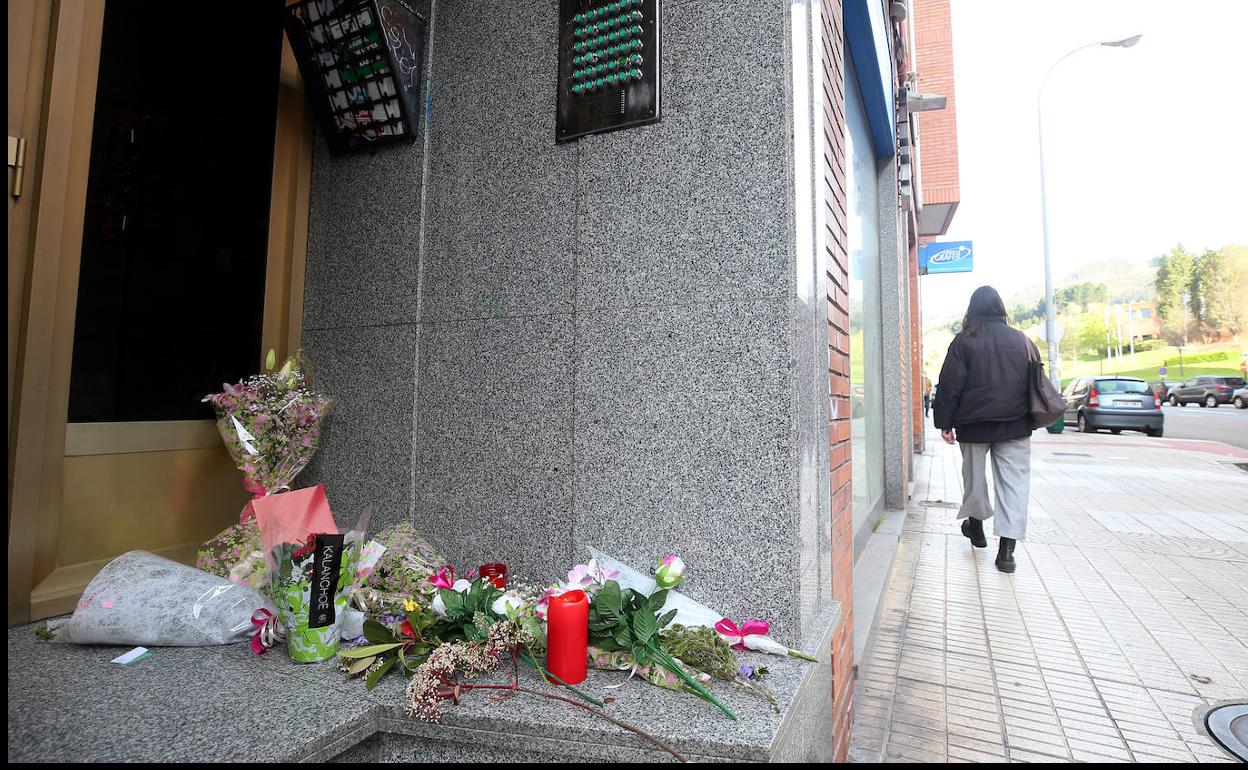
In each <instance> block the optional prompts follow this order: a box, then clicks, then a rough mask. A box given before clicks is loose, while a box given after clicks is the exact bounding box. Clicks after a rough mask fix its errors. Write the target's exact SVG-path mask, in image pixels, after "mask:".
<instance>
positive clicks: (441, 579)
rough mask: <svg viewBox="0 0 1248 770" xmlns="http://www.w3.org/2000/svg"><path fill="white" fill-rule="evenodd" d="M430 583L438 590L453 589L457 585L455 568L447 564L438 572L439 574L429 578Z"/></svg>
mask: <svg viewBox="0 0 1248 770" xmlns="http://www.w3.org/2000/svg"><path fill="white" fill-rule="evenodd" d="M429 582H430V583H433V584H434V586H436V587H437V588H451V587H452V586H454V585H455V568H454V567H452V566H451V565H449V564H447V565H446V566H444V567H443V568H442V569H440V570H438V574H436V575H434V576H433V577H431V578H429Z"/></svg>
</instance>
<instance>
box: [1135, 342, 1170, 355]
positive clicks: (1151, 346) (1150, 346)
mask: <svg viewBox="0 0 1248 770" xmlns="http://www.w3.org/2000/svg"><path fill="white" fill-rule="evenodd" d="M1165 344H1166V341H1165V340H1140V341H1139V342H1137V343H1135V352H1136V353H1147V352H1148V351H1150V350H1160V349H1161V348H1162V347H1164V346H1165Z"/></svg>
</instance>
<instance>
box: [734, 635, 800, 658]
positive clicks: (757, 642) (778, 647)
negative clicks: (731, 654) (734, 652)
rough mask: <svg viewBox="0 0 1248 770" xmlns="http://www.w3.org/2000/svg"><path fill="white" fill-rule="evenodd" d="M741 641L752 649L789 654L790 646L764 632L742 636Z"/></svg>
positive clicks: (775, 653) (774, 653) (773, 653)
mask: <svg viewBox="0 0 1248 770" xmlns="http://www.w3.org/2000/svg"><path fill="white" fill-rule="evenodd" d="M741 643H742V644H744V645H745V646H746V647H747V648H749V649H751V650H758V651H759V652H769V653H771V654H772V655H788V654H789V648H788V647H785V646H784V645H783V644H780V643H779V642H777V641H776V640H774V639H772V638H771V637H770V636H763V635H762V634H749V635H748V636H744V637H742V638H741Z"/></svg>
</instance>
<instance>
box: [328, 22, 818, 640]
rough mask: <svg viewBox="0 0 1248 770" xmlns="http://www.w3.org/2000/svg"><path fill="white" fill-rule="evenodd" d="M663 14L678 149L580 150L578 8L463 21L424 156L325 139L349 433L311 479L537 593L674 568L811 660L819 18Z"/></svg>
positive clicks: (432, 76)
mask: <svg viewBox="0 0 1248 770" xmlns="http://www.w3.org/2000/svg"><path fill="white" fill-rule="evenodd" d="M663 6H664V10H663V19H662V22H663V62H662V65H663V66H662V76H663V107H662V113H663V120H662V122H660V123H657V124H653V125H649V126H643V127H640V128H635V129H631V130H626V131H618V132H614V133H609V134H602V135H597V136H591V137H586V138H584V139H581V140H580V141H577V142H573V143H569V144H564V145H557V144H556V143H555V141H554V137H555V102H556V94H555V88H556V71H557V50H556V43H557V38H556V30H557V3H554V2H549V0H509V1H508V2H502V3H499V2H486V1H485V0H457V2H454V3H450V2H434V3H433V6H432V7H431V14H432V16H431V18H432V25H431V29H432V34H431V39H430V45H429V64H428V78H427V82H428V84H429V87H430V99H429V109H428V110H427V114H426V121H425V122H423V123H422V125H421V137H420V140H419V141H418V142H417V143H416V144H415V145H414V146H412V147H403V148H387V149H383V150H380V151H378V152H377V153H376V154H375V155H362V156H356V157H349V158H336V159H330V158H328V157H327V155H326V154H324V149H323V146H322V145H323V142H320V140H319V139H318V154H317V156H316V159H315V165H314V178H313V191H312V198H313V206H312V217H311V219H312V222H311V228H310V234H309V254H308V277H307V285H306V288H305V291H306V298H307V299H306V305H305V320H304V328H305V334H304V337H305V346H306V348H307V349H308V350H309V352H310V353H311V354H312V356H313V357H314V360H315V361H316V362H317V364H318V366H319V368H320V374H321V382H322V383H323V385H324V387H326V389H328V390H329V391H330V392H331V393H333V394H335V395H336V396H338V398H339V406H338V410H337V413H336V415H335V417H334V421H333V425H332V427H331V429H330V432H329V436H328V438H327V441H326V445H325V447H324V450H323V451H322V453H321V456H320V457H319V459H318V460H317V462H316V467H315V468H313V469H312V471H311V472H310V473H309V476H308V478H309V479H316V480H322V481H324V482H325V483H326V484H327V487H328V488H329V491H330V494H331V499H332V500H333V502H334V504H335V506H336V510H339V511H342V510H344V509H348V510H350V511H352V512H353V511H355V510H362V509H363V508H365V507H366V506H368V505H370V504H371V505H375V506H376V511H375V513H374V520H375V522H376V525H378V526H381V525H384V524H387V523H391V522H393V521H396V520H398V519H399V518H400V517H402V516H407V515H411V516H412V517H413V519H414V521H415V523H416V525H417V526H418V527H419V528H420V529H421V530H423V531H425V532H426V533H427V534H428V535H429V536H430V537H431V539H433V540H434V541H435V542H436V543H437V544H438V545H440V546H441V547H442V548H443V549H445V551H446V552H447V553H448V555H449V556H451V557H452V558H454V559H455V560H456V561H457V563H459V564H462V565H475V564H479V563H481V562H482V561H485V560H487V559H488V560H493V559H502V560H503V561H506V562H507V563H508V564H509V565H510V566H511V567H512V570H513V572H514V573H516V574H524V575H525V576H527V577H529V578H530V579H531V580H534V581H540V582H544V581H546V580H548V579H550V578H552V577H554V576H556V575H558V574H559V573H560V571H562V570H566V568H567V567H568V566H569V565H570V564H572V563H575V562H576V561H581V560H583V559H584V556H585V554H584V550H583V546H585V545H594V546H596V547H599V548H601V549H603V550H605V551H607V552H608V553H612V554H614V555H616V556H618V557H620V558H622V559H624V560H626V561H631V562H633V563H635V564H636V565H637V566H639V567H646V566H647V565H649V564H650V563H652V562H653V561H654V560H656V559H657V558H659V557H661V556H663V555H665V554H666V553H669V552H673V551H676V552H680V553H681V554H682V555H683V556H684V557H685V559H686V561H688V562H689V564H690V565H691V568H692V571H693V572H692V581H691V583H690V586H689V590H688V593H689V594H691V595H692V596H694V597H695V598H698V599H702V600H704V601H707V602H709V603H711V604H713V605H715V606H717V607H718V608H719V609H721V610H722V611H724V612H725V613H727V614H728V615H730V616H733V617H738V618H745V617H766V618H769V619H771V620H772V621H775V622H776V623H777V630H778V632H779V633H780V634H781V635H782V636H786V637H789V638H796V637H797V636H798V635H799V632H800V631H801V630H802V628H803V626H806V625H808V624H809V622H810V619H811V618H813V617H814V616H815V614H816V613H817V610H818V608H819V607H820V606H824V605H826V604H827V602H828V601H830V579H829V578H828V576H827V566H826V565H827V564H829V563H830V556H829V553H828V549H829V541H830V535H829V533H828V530H829V528H830V524H829V521H828V507H829V503H828V498H829V494H828V487H827V485H828V480H827V464H828V448H827V446H828V435H827V430H826V427H825V426H826V425H827V347H826V345H827V342H826V336H827V331H826V328H827V326H826V325H827V317H826V311H825V310H824V305H823V301H824V297H825V289H824V286H823V283H822V280H823V276H824V275H825V274H826V268H825V267H824V265H823V262H821V261H820V260H819V259H817V258H816V257H815V256H813V255H812V254H811V253H810V251H811V250H813V249H814V246H813V242H812V241H813V238H814V236H813V232H814V228H815V227H816V224H815V223H814V222H813V220H811V217H810V214H809V208H810V207H813V205H814V203H813V201H814V197H813V195H814V193H813V190H814V186H813V183H812V182H811V181H810V179H811V178H813V177H814V174H815V171H816V169H817V168H818V167H816V166H815V165H814V164H815V163H816V157H817V154H816V153H813V152H812V151H811V149H810V148H809V147H807V149H806V155H805V156H802V155H801V146H800V145H801V144H802V143H803V142H806V143H807V144H809V143H810V142H813V141H815V140H816V135H815V134H813V133H812V131H813V129H812V127H811V125H812V124H811V119H810V117H809V115H807V116H806V117H805V118H802V116H801V115H800V113H801V110H810V109H811V105H810V101H811V100H810V96H809V94H810V90H809V89H810V57H812V56H814V55H816V54H815V53H812V52H811V51H810V50H804V51H798V52H797V58H796V59H795V58H794V55H795V49H794V45H793V40H794V39H795V38H794V37H793V35H794V34H795V27H794V22H793V19H794V14H793V11H792V9H793V8H794V7H802V8H806V6H804V5H803V4H802V3H798V4H796V6H795V5H794V4H792V3H790V2H787V1H782V0H770V1H769V2H757V3H745V4H721V3H710V2H696V1H695V0H684V1H683V2H681V1H680V0H667V2H665V3H664V4H663ZM807 12H809V9H808V8H807ZM802 34H805V35H809V30H805V31H804V32H803V33H802ZM802 57H806V59H805V60H804V63H803V59H802ZM795 68H796V69H795ZM794 72H798V73H799V75H798V80H799V83H798V86H797V87H796V89H795V86H794ZM801 81H804V82H805V85H804V86H803V85H802V82H801ZM795 99H796V102H795ZM795 103H796V104H798V105H799V107H800V108H801V109H799V110H798V113H799V114H798V117H797V118H796V119H795V115H794V113H795V110H794V105H795ZM815 125H821V121H820V122H818V123H815ZM803 132H805V138H804V139H803ZM812 146H817V145H812ZM795 157H796V158H797V160H795ZM818 162H822V158H821V156H819V157H818ZM795 169H796V174H795ZM804 207H805V208H806V209H807V210H806V213H803V209H804Z"/></svg>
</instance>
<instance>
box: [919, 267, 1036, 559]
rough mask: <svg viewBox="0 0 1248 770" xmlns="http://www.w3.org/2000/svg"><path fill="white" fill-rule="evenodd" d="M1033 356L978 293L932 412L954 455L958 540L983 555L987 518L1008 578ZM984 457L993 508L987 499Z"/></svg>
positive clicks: (1020, 520) (997, 300) (1023, 475)
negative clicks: (958, 457) (958, 458)
mask: <svg viewBox="0 0 1248 770" xmlns="http://www.w3.org/2000/svg"><path fill="white" fill-rule="evenodd" d="M1033 350H1035V345H1033V344H1032V342H1031V341H1030V340H1028V339H1027V337H1026V335H1024V334H1023V333H1022V332H1021V331H1018V330H1017V329H1014V328H1011V327H1010V326H1009V324H1008V323H1007V321H1006V312H1005V303H1003V302H1002V301H1001V295H1000V294H998V293H997V290H996V289H994V288H992V287H991V286H981V287H979V288H978V289H976V290H975V293H974V294H972V295H971V302H970V305H969V306H968V307H967V309H966V316H965V317H964V318H963V319H962V329H961V330H960V331H959V332H958V335H957V336H956V337H954V338H953V342H952V343H950V345H949V352H948V353H947V354H946V355H945V364H944V366H943V367H942V368H941V370H940V379H939V381H938V382H937V385H936V398H935V403H934V404H933V406H932V409H933V412H934V414H935V416H934V418H933V422H934V423H935V424H936V427H937V428H940V435H941V438H943V439H944V440H945V443H947V444H953V443H955V441H956V442H957V443H959V444H960V445H961V449H962V508H961V510H960V511H958V518H959V519H962V520H963V521H962V534H963V535H966V537H968V538H970V541H971V543H972V545H974V546H975V547H976V548H986V547H987V546H988V541H987V540H986V539H985V538H984V520H985V519H988V518H990V517H992V516H994V515H995V516H996V522H995V525H994V527H993V528H994V530H995V532H996V535H997V537H998V538H1000V543H999V545H998V547H997V562H996V563H997V569H999V570H1001V571H1002V572H1013V571H1014V568H1015V562H1014V543H1015V542H1016V541H1018V540H1022V539H1023V538H1024V537H1025V536H1026V534H1027V500H1028V497H1029V494H1030V486H1031V431H1032V428H1033V427H1034V426H1033V425H1032V422H1031V416H1030V405H1029V402H1028V380H1027V375H1028V359H1029V355H1030V354H1031V351H1033ZM1036 357H1037V358H1039V351H1036ZM955 430H956V431H957V433H956V437H955V433H954V431H955ZM989 454H991V455H992V477H993V481H994V483H995V486H996V503H995V505H994V504H993V501H992V500H991V499H990V498H989V495H988V476H987V469H986V467H985V465H986V460H987V457H988V455H989Z"/></svg>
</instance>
